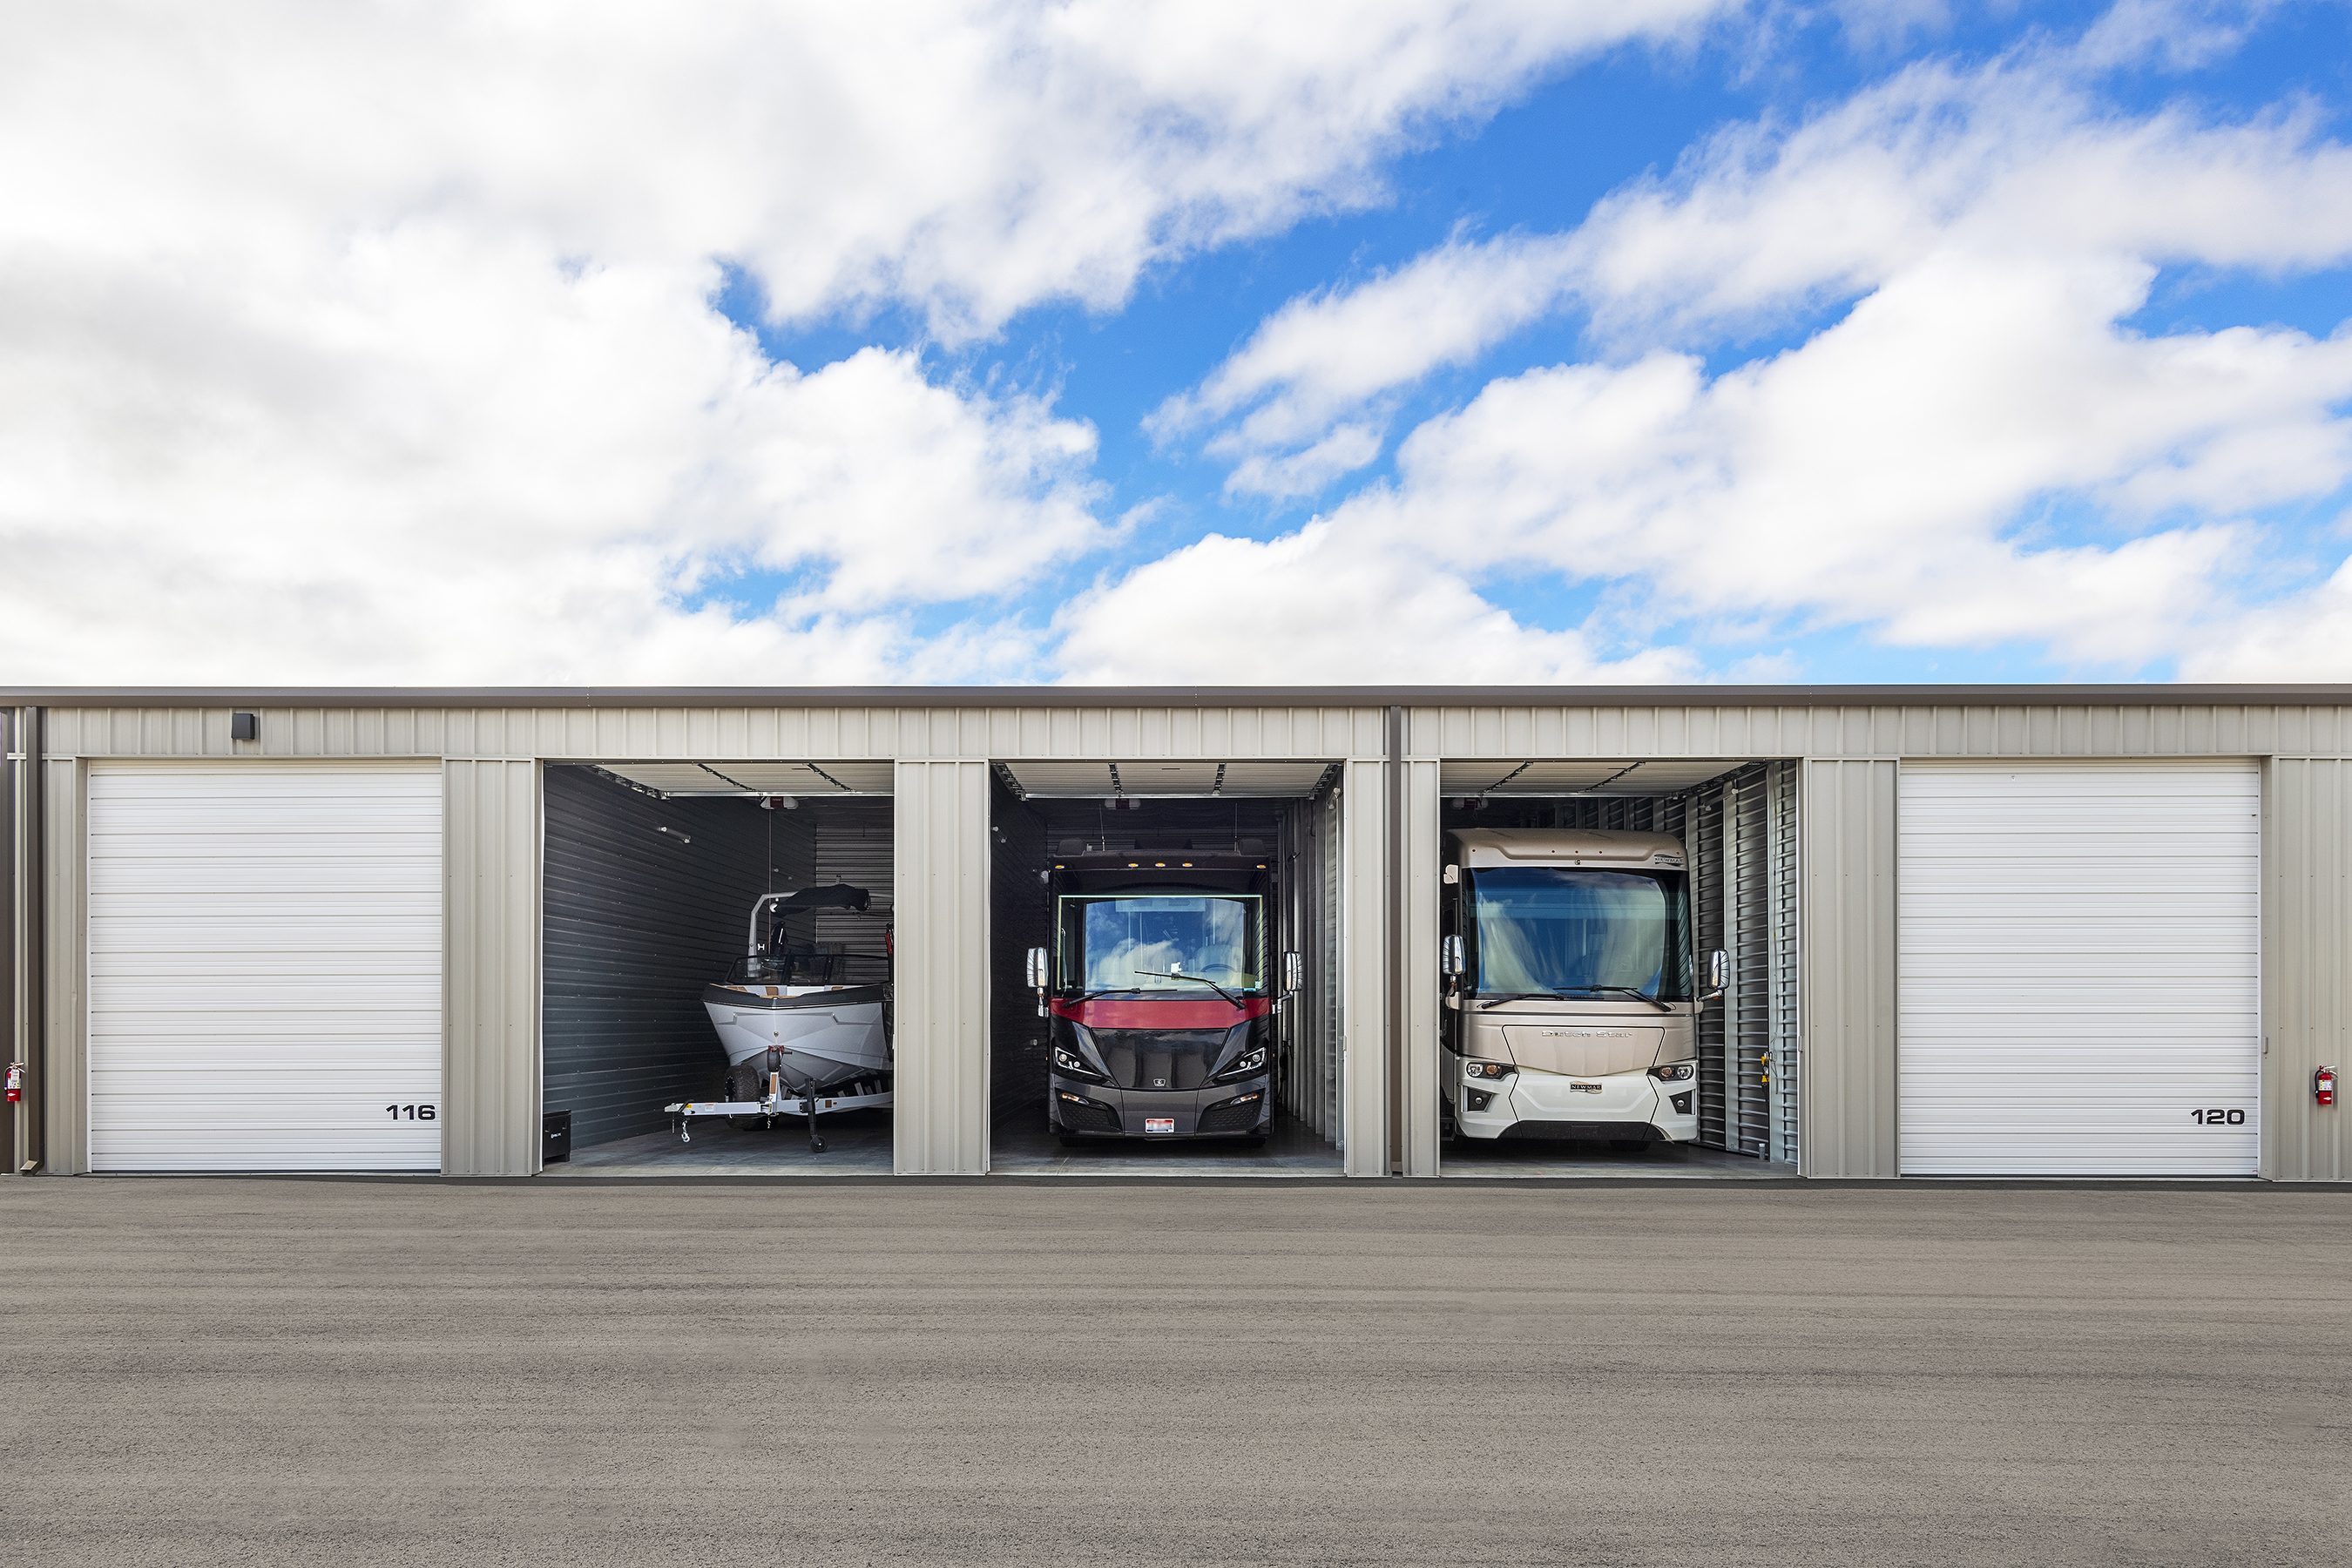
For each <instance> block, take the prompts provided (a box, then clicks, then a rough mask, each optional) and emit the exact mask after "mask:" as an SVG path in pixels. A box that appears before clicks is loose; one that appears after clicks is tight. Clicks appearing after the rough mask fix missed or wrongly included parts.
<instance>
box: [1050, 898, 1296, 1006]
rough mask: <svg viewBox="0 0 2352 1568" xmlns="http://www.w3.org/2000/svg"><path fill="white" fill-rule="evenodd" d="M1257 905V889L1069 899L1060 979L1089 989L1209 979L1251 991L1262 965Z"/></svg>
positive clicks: (1176, 985) (1160, 987)
mask: <svg viewBox="0 0 2352 1568" xmlns="http://www.w3.org/2000/svg"><path fill="white" fill-rule="evenodd" d="M1258 906H1259V900H1258V898H1257V896H1256V895H1255V894H1254V893H1247V894H1245V893H1183V894H1177V893H1108V894H1103V895H1101V896H1098V897H1085V896H1072V897H1066V898H1064V899H1063V900H1061V919H1060V921H1059V924H1060V928H1061V942H1062V962H1061V966H1060V973H1061V974H1062V977H1063V980H1062V983H1063V984H1065V985H1067V984H1072V983H1073V982H1074V981H1076V982H1077V983H1078V984H1079V987H1080V989H1082V990H1086V991H1112V990H1119V991H1126V990H1135V991H1181V990H1186V989H1193V990H1198V989H1200V987H1199V986H1198V985H1197V984H1192V983H1193V982H1196V981H1202V980H1206V981H1212V982H1214V983H1215V984H1219V985H1222V986H1223V987H1224V988H1225V989H1226V990H1228V991H1255V990H1257V989H1258V987H1259V977H1260V976H1261V975H1262V974H1263V973H1265V932H1264V931H1263V929H1262V926H1263V921H1261V919H1260V916H1259V909H1258ZM1180 974H1181V975H1182V976H1183V977H1184V978H1182V979H1177V978H1173V977H1174V976H1177V975H1180Z"/></svg>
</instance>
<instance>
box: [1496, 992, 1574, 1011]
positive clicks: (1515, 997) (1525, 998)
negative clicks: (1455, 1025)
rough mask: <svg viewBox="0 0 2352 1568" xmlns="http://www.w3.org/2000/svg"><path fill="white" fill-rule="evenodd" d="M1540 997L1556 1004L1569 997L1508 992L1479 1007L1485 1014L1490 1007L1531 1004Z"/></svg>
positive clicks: (1554, 993) (1553, 993) (1549, 993)
mask: <svg viewBox="0 0 2352 1568" xmlns="http://www.w3.org/2000/svg"><path fill="white" fill-rule="evenodd" d="M1538 996H1543V997H1549V999H1550V1000H1552V1001H1554V1002H1565V1001H1567V1000H1568V998H1567V997H1565V996H1563V995H1561V994H1559V992H1557V991H1510V992H1506V993H1505V994H1502V995H1500V996H1497V997H1496V998H1495V999H1494V1000H1492V1001H1490V1002H1481V1003H1479V1004H1478V1006H1479V1010H1480V1011H1482V1012H1483V1011H1485V1010H1486V1008H1488V1007H1499V1006H1501V1005H1503V1004H1504V1003H1506V1002H1531V1001H1533V1000H1535V998H1537V997H1538Z"/></svg>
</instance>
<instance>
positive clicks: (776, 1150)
mask: <svg viewBox="0 0 2352 1568" xmlns="http://www.w3.org/2000/svg"><path fill="white" fill-rule="evenodd" d="M816 1124H817V1131H818V1132H819V1133H820V1134H821V1135H822V1136H823V1137H824V1152H823V1153H818V1152H815V1151H814V1150H812V1149H810V1147H809V1139H808V1123H807V1122H805V1121H801V1120H799V1119H798V1118H794V1119H793V1120H790V1121H779V1122H777V1123H776V1124H775V1125H774V1126H773V1127H768V1128H761V1127H758V1126H751V1127H737V1126H735V1125H733V1124H732V1123H731V1122H730V1121H728V1120H727V1119H725V1118H723V1117H717V1116H713V1117H698V1118H696V1119H695V1121H694V1124H693V1126H692V1127H691V1128H690V1129H689V1131H691V1132H692V1133H693V1137H692V1139H691V1140H690V1141H681V1140H680V1139H679V1138H678V1135H677V1133H676V1132H675V1131H663V1132H647V1133H644V1134H642V1135H640V1136H638V1137H635V1138H616V1139H614V1140H613V1141H612V1142H609V1143H596V1144H592V1145H591V1146H589V1147H588V1148H585V1149H575V1150H573V1151H572V1158H571V1159H569V1160H567V1161H564V1162H563V1163H561V1164H554V1165H550V1166H548V1167H547V1168H546V1169H545V1170H543V1171H541V1175H542V1176H559V1177H561V1176H874V1175H882V1176H887V1175H888V1174H889V1173H890V1169H891V1166H890V1113H889V1112H888V1111H887V1110H845V1111H843V1112H842V1113H841V1114H839V1115H837V1116H820V1117H818V1118H817V1119H816Z"/></svg>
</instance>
